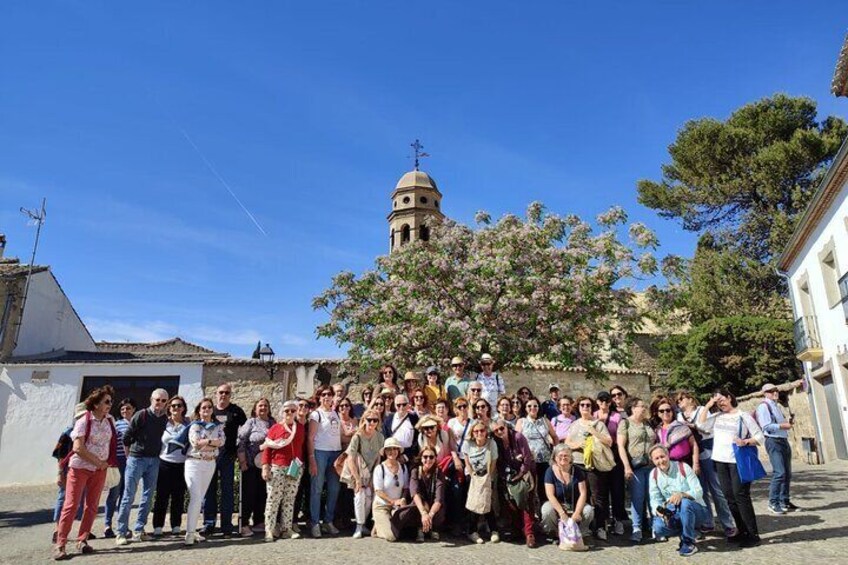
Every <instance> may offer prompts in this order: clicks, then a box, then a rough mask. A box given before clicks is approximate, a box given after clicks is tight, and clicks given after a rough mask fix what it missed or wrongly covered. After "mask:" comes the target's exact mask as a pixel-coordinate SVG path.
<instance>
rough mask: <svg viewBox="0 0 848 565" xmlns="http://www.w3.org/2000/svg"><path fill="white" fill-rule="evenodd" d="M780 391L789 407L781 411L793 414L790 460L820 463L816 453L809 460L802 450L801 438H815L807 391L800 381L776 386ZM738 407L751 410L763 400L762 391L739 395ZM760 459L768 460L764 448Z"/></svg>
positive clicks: (790, 434) (790, 435)
mask: <svg viewBox="0 0 848 565" xmlns="http://www.w3.org/2000/svg"><path fill="white" fill-rule="evenodd" d="M777 388H778V389H779V390H780V392H781V397H784V396H785V397H786V399H787V403H788V406H789V409H788V410H787V409H786V406H783V413H784V414H786V415H789V414H793V415H794V416H795V425H794V426H793V428H792V429H791V430H790V431H789V444H790V445H791V446H792V462H793V463H803V464H805V465H806V464H814V465H818V464H820V461H819V460H818V455H817V453H816V452H815V451H814V452H813V453H812V454H811V455H810V456H809V460H808V457H807V453H806V452H805V451H804V447H803V442H802V440H801V438H815V437H816V431H815V427H814V424H813V413H812V411H811V410H810V400H809V397H808V396H807V393H806V392H805V391H804V389H803V388H802V381H800V380H799V381H795V382H792V383H786V384H782V385H779V386H778V387H777ZM737 400H738V401H739V409H740V410H744V411H746V412H752V411H753V410H755V409H756V408H757V406H759V404H760V402H762V401H763V393H762V392H759V391H757V392H753V393H751V394H747V395H745V396H740V397H739V398H738V399H737ZM759 451H760V459H761V460H762V461H763V462H764V463H765V462H768V454H767V453H766V450H765V449H764V448H761V449H760V450H759Z"/></svg>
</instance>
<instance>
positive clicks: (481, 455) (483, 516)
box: [462, 422, 501, 544]
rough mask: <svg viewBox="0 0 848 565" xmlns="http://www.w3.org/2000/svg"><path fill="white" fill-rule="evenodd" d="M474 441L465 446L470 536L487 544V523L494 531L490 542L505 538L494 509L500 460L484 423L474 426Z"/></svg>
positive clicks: (463, 448)
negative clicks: (482, 531) (484, 533)
mask: <svg viewBox="0 0 848 565" xmlns="http://www.w3.org/2000/svg"><path fill="white" fill-rule="evenodd" d="M471 437H472V439H471V441H467V442H465V444H464V445H463V446H462V456H463V458H464V460H465V473H466V475H468V478H469V481H468V497H467V499H466V502H465V508H466V510H467V511H468V514H467V516H468V518H467V519H466V523H467V524H468V539H469V540H470V541H472V542H473V543H477V544H481V543H483V538H481V537H480V533H479V532H480V528H481V527H482V526H483V525H487V526H488V528H489V531H490V532H492V536H491V538H490V541H491V542H492V543H498V542H499V541H501V536H500V533H498V524H497V519H496V518H495V513H494V512H493V511H492V503H493V502H494V500H493V493H494V482H495V479H496V469H497V467H496V466H497V461H498V450H497V446H496V445H495V443H494V442H493V441H492V440H491V439H490V438H489V427H488V426H487V425H485V424H482V423H480V422H475V423H474V425H473V426H471Z"/></svg>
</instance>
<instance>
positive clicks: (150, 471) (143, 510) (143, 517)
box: [118, 455, 159, 536]
mask: <svg viewBox="0 0 848 565" xmlns="http://www.w3.org/2000/svg"><path fill="white" fill-rule="evenodd" d="M158 477H159V458H158V457H133V456H132V455H130V456H129V457H127V466H126V469H124V493H123V494H122V495H121V509H120V510H118V535H122V536H126V535H127V533H129V522H130V510H131V509H132V505H133V501H134V500H135V491H136V490H137V489H138V483H139V482H141V501H140V502H139V504H138V515H137V516H136V518H135V527H133V531H134V532H142V531H144V525H145V524H147V515H148V514H149V513H150V504H151V503H152V502H153V493H154V492H156V480H157V478H158Z"/></svg>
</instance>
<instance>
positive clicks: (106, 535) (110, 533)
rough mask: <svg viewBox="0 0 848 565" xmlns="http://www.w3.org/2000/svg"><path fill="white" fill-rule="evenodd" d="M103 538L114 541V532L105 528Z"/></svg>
mask: <svg viewBox="0 0 848 565" xmlns="http://www.w3.org/2000/svg"><path fill="white" fill-rule="evenodd" d="M103 537H104V538H108V539H114V537H115V530H113V529H112V528H106V529H105V530H103Z"/></svg>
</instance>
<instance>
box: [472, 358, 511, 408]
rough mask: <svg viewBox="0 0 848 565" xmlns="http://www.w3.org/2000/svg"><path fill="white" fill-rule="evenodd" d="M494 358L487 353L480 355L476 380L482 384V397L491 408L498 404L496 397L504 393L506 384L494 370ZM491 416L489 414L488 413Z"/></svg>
mask: <svg viewBox="0 0 848 565" xmlns="http://www.w3.org/2000/svg"><path fill="white" fill-rule="evenodd" d="M494 368H495V359H494V358H493V357H492V356H491V355H489V354H488V353H484V354H483V355H481V356H480V369H481V372H480V373H479V374H478V375H477V382H479V383H481V384H482V385H483V399H485V400H486V402H488V403H489V406H491V407H492V410H495V409H496V407H497V405H498V398H499V397H500V396H501V395H502V394H506V386H505V385H504V380H503V379H502V378H501V376H500V375H499V374H498V373H496V372H495V371H494ZM490 416H491V414H490Z"/></svg>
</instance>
